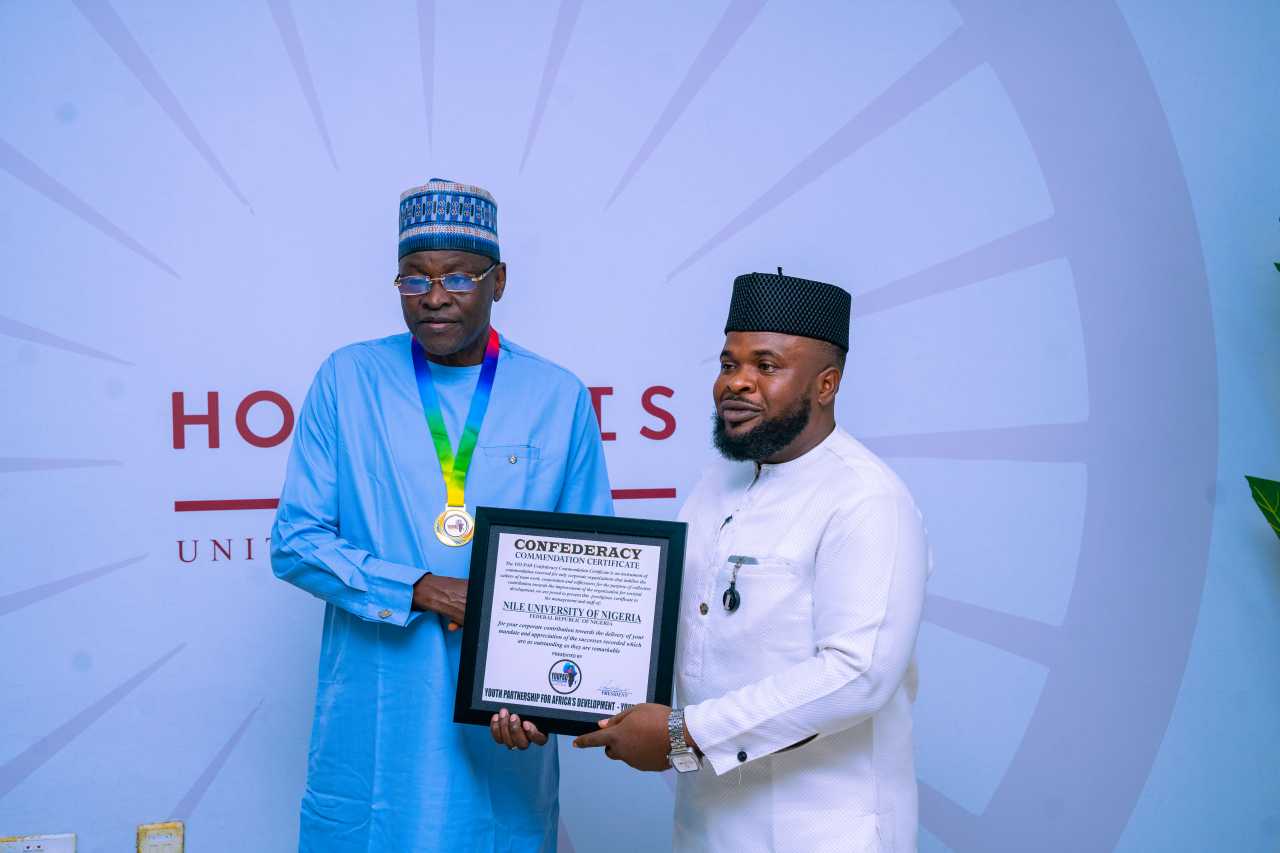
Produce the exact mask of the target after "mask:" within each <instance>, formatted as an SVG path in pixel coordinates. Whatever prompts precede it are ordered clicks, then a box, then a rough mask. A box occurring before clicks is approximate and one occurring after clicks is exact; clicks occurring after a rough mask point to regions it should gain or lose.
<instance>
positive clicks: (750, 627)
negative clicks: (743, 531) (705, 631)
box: [715, 557, 813, 656]
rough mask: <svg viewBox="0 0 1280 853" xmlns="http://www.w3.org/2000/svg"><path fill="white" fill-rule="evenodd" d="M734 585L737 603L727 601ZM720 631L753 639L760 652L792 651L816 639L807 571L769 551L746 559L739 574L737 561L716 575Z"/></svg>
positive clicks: (725, 636)
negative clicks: (755, 558) (728, 605)
mask: <svg viewBox="0 0 1280 853" xmlns="http://www.w3.org/2000/svg"><path fill="white" fill-rule="evenodd" d="M731 585H732V587H733V589H734V590H735V591H736V592H737V594H738V607H737V609H736V610H733V611H730V610H729V609H728V608H726V607H725V594H726V592H727V590H729V588H730V586H731ZM715 605H716V610H717V619H716V628H717V631H716V634H717V635H718V638H719V639H722V640H723V641H726V642H729V643H737V642H743V643H750V644H751V645H752V647H753V648H755V649H757V650H759V651H761V652H775V653H780V654H782V655H783V656H789V655H790V652H792V651H794V650H801V651H803V650H806V649H809V648H810V647H811V645H812V635H813V630H812V613H811V611H812V594H811V591H810V588H809V583H808V579H807V576H806V574H805V573H804V572H803V571H802V570H801V568H800V567H798V566H796V564H794V563H792V562H791V561H790V560H786V559H782V558H776V557H765V558H761V559H760V562H758V563H755V564H749V563H744V564H743V565H742V566H741V567H740V568H739V569H738V573H737V579H736V581H735V580H734V573H733V564H732V563H726V564H725V566H724V567H723V568H721V570H720V571H719V572H718V573H717V576H716V601H715Z"/></svg>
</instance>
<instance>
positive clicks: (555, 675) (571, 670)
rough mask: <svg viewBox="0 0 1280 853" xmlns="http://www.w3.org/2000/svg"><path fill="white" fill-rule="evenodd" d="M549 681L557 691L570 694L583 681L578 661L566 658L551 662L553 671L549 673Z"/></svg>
mask: <svg viewBox="0 0 1280 853" xmlns="http://www.w3.org/2000/svg"><path fill="white" fill-rule="evenodd" d="M547 682H548V683H549V684H550V685H551V689H552V690H554V691H555V692H557V693H564V694H569V693H572V692H573V691H575V690H577V689H578V685H579V684H581V683H582V671H581V670H579V669H578V665H577V664H576V663H574V662H573V661H571V660H569V659H568V658H564V659H561V660H558V661H556V662H555V663H553V664H551V671H550V672H548V673H547Z"/></svg>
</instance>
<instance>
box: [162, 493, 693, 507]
mask: <svg viewBox="0 0 1280 853" xmlns="http://www.w3.org/2000/svg"><path fill="white" fill-rule="evenodd" d="M675 496H676V490H675V489H614V490H613V499H614V500H615V501H645V500H662V499H670V498H674V497H675ZM279 505H280V501H279V500H277V499H276V498H244V499H241V500H225V501H174V502H173V511H174V512H225V511H227V510H237V509H275V508H276V507H277V506H279Z"/></svg>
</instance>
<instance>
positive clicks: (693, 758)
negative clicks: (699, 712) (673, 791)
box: [667, 708, 702, 773]
mask: <svg viewBox="0 0 1280 853" xmlns="http://www.w3.org/2000/svg"><path fill="white" fill-rule="evenodd" d="M667 736H668V737H669V738H670V739H671V751H670V752H668V753H667V760H668V761H670V762H671V766H672V767H674V768H675V769H676V772H677V773H692V772H693V771H695V770H698V769H700V768H701V767H702V762H701V761H699V760H698V754H697V753H696V752H694V751H693V747H691V746H689V744H688V743H686V742H685V739H684V709H683V708H672V709H671V714H670V715H669V716H668V717H667Z"/></svg>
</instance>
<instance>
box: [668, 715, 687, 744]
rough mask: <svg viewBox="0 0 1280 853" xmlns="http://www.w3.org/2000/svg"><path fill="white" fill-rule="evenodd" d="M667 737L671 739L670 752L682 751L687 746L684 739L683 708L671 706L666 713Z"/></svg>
mask: <svg viewBox="0 0 1280 853" xmlns="http://www.w3.org/2000/svg"><path fill="white" fill-rule="evenodd" d="M667 737H668V738H670V740H671V752H683V751H685V750H686V749H688V748H689V744H688V743H686V742H685V739H684V709H683V708H672V709H671V713H670V714H668V715H667Z"/></svg>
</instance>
